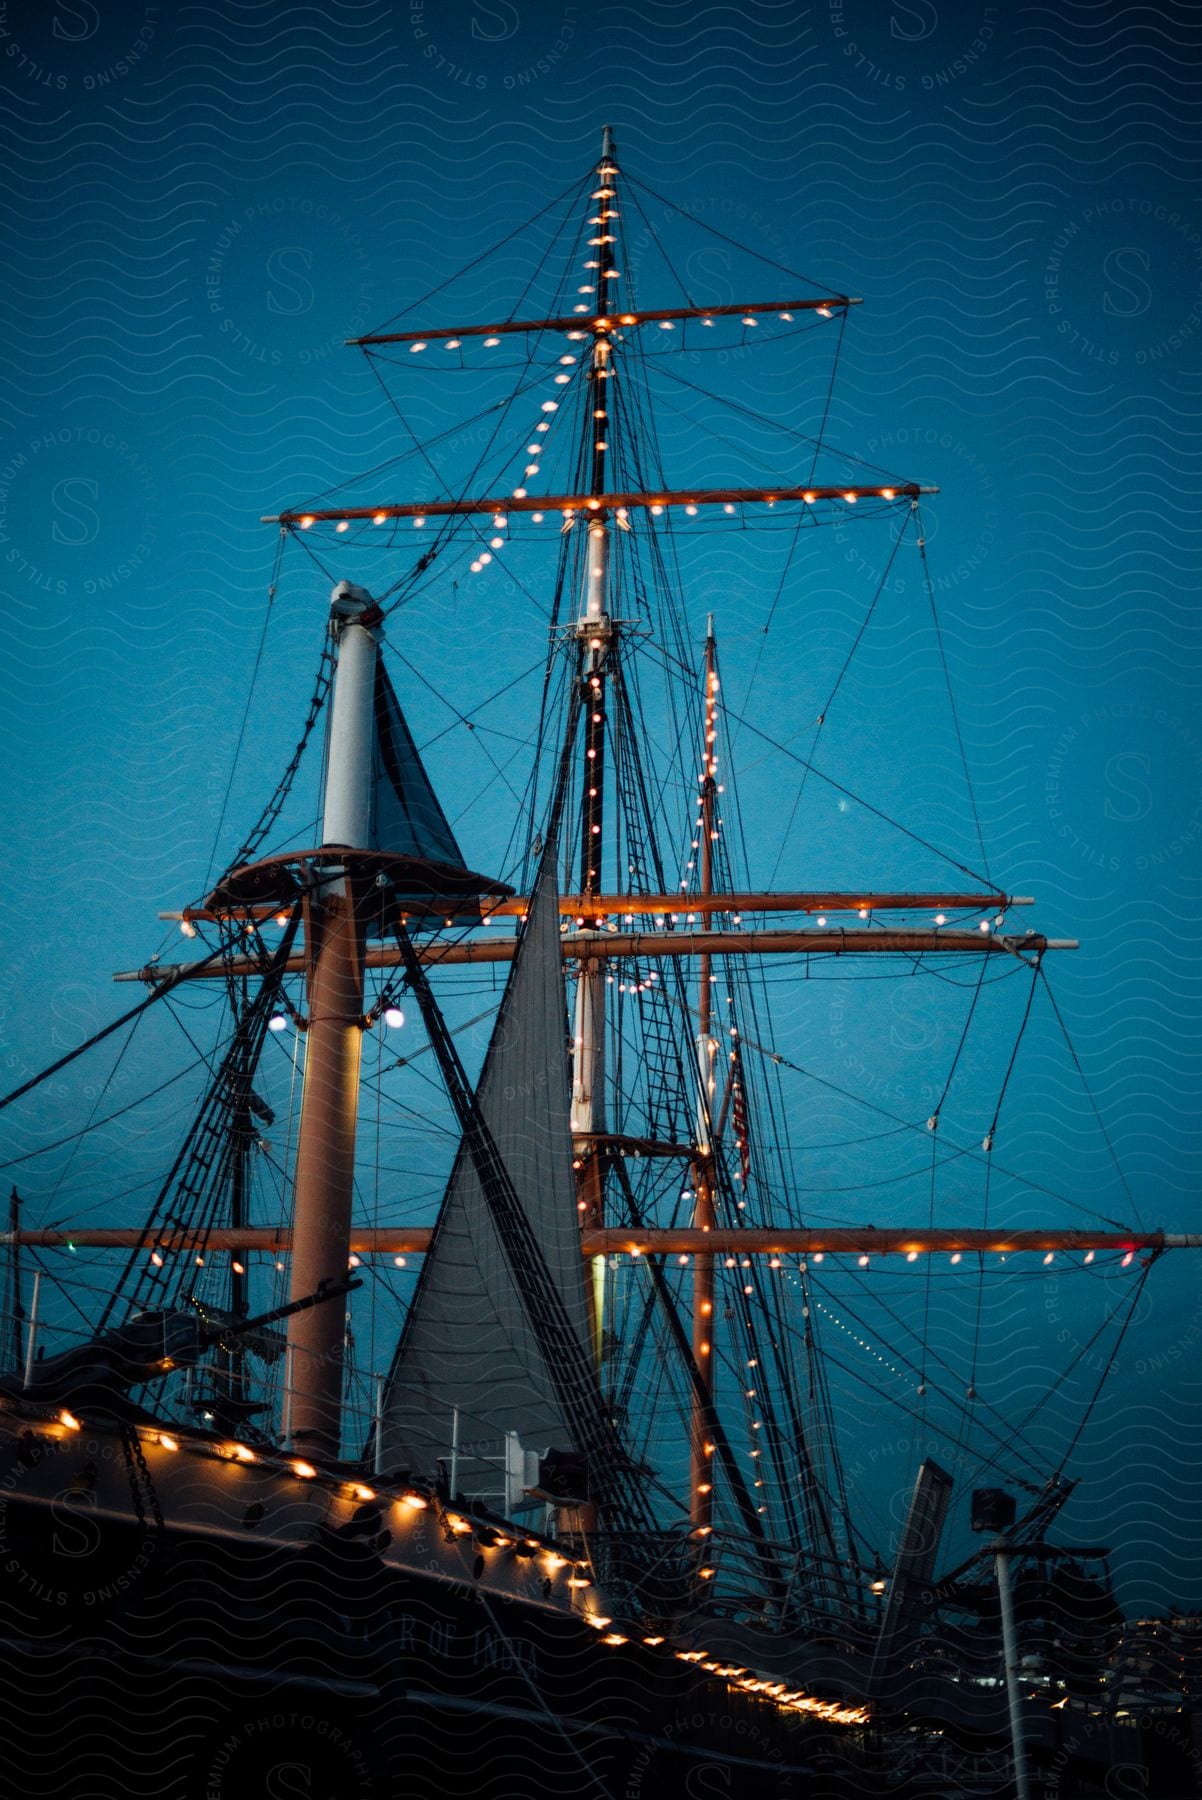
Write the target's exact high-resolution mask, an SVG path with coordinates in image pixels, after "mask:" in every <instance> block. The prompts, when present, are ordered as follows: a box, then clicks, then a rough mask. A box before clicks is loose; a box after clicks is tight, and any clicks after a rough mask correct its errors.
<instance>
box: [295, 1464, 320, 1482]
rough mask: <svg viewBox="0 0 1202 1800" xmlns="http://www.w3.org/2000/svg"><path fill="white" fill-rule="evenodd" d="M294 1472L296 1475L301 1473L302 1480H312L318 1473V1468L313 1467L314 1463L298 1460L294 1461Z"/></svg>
mask: <svg viewBox="0 0 1202 1800" xmlns="http://www.w3.org/2000/svg"><path fill="white" fill-rule="evenodd" d="M292 1473H293V1474H294V1475H299V1476H300V1478H301V1480H302V1481H312V1480H313V1477H314V1476H315V1475H316V1474H317V1470H316V1469H315V1468H314V1467H313V1464H312V1463H309V1462H304V1461H298V1462H294V1463H293V1465H292Z"/></svg>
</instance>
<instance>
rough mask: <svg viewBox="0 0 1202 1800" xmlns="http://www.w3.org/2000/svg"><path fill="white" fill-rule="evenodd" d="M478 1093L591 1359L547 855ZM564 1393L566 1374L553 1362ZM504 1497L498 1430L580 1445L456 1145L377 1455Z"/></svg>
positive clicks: (393, 1464)
mask: <svg viewBox="0 0 1202 1800" xmlns="http://www.w3.org/2000/svg"><path fill="white" fill-rule="evenodd" d="M476 1100H477V1104H478V1107H479V1110H480V1114H481V1116H482V1118H483V1121H484V1123H485V1125H486V1126H487V1128H488V1132H489V1134H490V1135H491V1138H492V1140H493V1143H494V1145H495V1147H496V1151H497V1154H498V1156H499V1158H500V1160H501V1161H502V1162H503V1164H504V1166H505V1169H506V1171H507V1173H508V1176H509V1180H510V1182H511V1183H512V1187H513V1189H514V1190H515V1192H516V1195H517V1197H518V1200H519V1201H520V1204H521V1206H522V1209H523V1211H524V1213H525V1215H526V1219H527V1221H528V1223H529V1225H530V1229H531V1232H532V1235H533V1236H534V1238H535V1240H536V1241H537V1243H538V1245H539V1247H540V1249H541V1251H542V1255H543V1258H544V1261H545V1264H546V1270H547V1274H548V1275H549V1276H550V1278H551V1280H552V1281H553V1283H554V1285H555V1288H556V1289H557V1291H558V1295H559V1298H560V1299H561V1301H562V1304H563V1307H564V1310H565V1312H566V1314H567V1318H568V1321H569V1323H570V1326H571V1329H572V1330H573V1332H574V1333H575V1334H576V1337H577V1339H578V1342H579V1346H580V1349H581V1355H580V1357H579V1358H574V1359H573V1360H574V1361H576V1362H577V1364H578V1365H579V1364H580V1363H581V1362H583V1361H585V1360H586V1353H585V1352H584V1349H583V1346H584V1345H585V1344H586V1343H587V1341H588V1337H587V1309H586V1300H585V1283H584V1264H583V1259H582V1257H581V1254H580V1230H579V1223H578V1217H577V1211H576V1198H575V1189H574V1184H573V1177H572V1143H571V1136H570V1132H569V1118H568V1071H567V1008H566V1001H565V995H564V982H563V963H562V958H561V954H560V937H559V896H558V891H557V885H556V880H555V869H554V852H553V850H552V851H549V852H547V853H545V854H544V857H543V862H542V868H541V871H540V874H539V877H538V880H537V882H536V884H535V889H534V893H533V896H532V898H531V903H530V911H529V916H528V919H527V922H526V926H525V929H524V930H523V933H522V937H521V941H520V943H519V945H518V949H517V952H516V954H515V956H514V960H513V965H512V968H511V970H510V976H509V981H508V984H507V986H506V989H505V994H504V997H503V999H502V1002H501V1007H500V1011H499V1012H498V1015H497V1021H496V1025H495V1027H494V1030H493V1035H492V1041H491V1043H490V1045H489V1050H488V1054H487V1057H486V1059H485V1064H484V1070H483V1073H482V1074H481V1077H480V1081H479V1084H478V1087H477V1090H476ZM559 1388H560V1391H562V1372H560V1384H559ZM456 1411H457V1413H458V1443H457V1446H456V1448H455V1460H456V1469H457V1476H458V1484H457V1485H458V1488H459V1491H461V1492H463V1493H464V1494H479V1495H488V1496H489V1497H490V1498H491V1499H493V1500H497V1499H500V1497H501V1496H502V1493H503V1488H504V1478H503V1472H502V1467H501V1461H502V1458H503V1456H504V1446H505V1433H506V1432H511V1431H512V1432H516V1433H517V1434H518V1437H519V1439H520V1440H521V1442H522V1444H523V1446H524V1447H525V1448H527V1449H531V1450H537V1451H539V1452H541V1451H545V1450H546V1449H548V1448H549V1447H552V1446H553V1447H555V1448H556V1449H558V1450H574V1449H576V1448H578V1446H577V1445H576V1444H575V1443H574V1442H573V1435H574V1434H573V1431H572V1428H571V1426H570V1424H569V1422H568V1420H567V1418H566V1417H565V1414H564V1408H563V1406H562V1404H561V1401H560V1399H559V1398H557V1384H556V1382H555V1380H554V1379H553V1378H552V1373H551V1371H550V1370H549V1369H548V1367H547V1364H546V1361H545V1359H544V1357H543V1353H542V1350H541V1348H540V1345H539V1342H538V1337H537V1335H536V1332H535V1329H534V1327H533V1326H532V1324H531V1321H530V1318H529V1314H528V1311H527V1308H526V1307H525V1305H524V1304H523V1300H522V1296H521V1294H520V1292H519V1288H518V1284H517V1282H516V1281H515V1279H514V1275H513V1271H512V1269H511V1267H510V1263H509V1261H508V1260H507V1258H506V1254H505V1250H504V1248H503V1245H502V1242H501V1238H500V1235H499V1232H498V1227H497V1225H496V1223H495V1221H494V1219H493V1216H492V1213H491V1211H490V1209H489V1206H488V1203H487V1199H486V1196H485V1192H484V1188H483V1185H482V1182H481V1179H480V1174H479V1171H478V1169H477V1166H476V1162H475V1160H474V1159H473V1157H472V1156H471V1154H470V1153H469V1152H468V1150H467V1148H466V1146H463V1145H461V1146H460V1150H459V1154H458V1156H457V1158H456V1161H455V1166H454V1169H453V1170H452V1173H451V1179H450V1182H449V1185H448V1187H447V1191H446V1196H445V1198H444V1201H443V1206H442V1211H441V1213H440V1215H439V1219H438V1224H437V1227H436V1230H435V1235H434V1239H433V1242H432V1244H431V1247H430V1251H429V1254H428V1255H427V1257H426V1261H425V1264H424V1266H423V1269H422V1273H421V1276H420V1278H419V1281H418V1286H417V1291H416V1293H415V1295H414V1299H413V1304H412V1306H411V1307H410V1310H409V1314H408V1317H407V1319H406V1323H405V1328H404V1331H403V1333H402V1336H401V1341H400V1344H399V1346H398V1348H397V1353H396V1357H395V1359H394V1362H393V1367H392V1371H391V1374H390V1376H389V1380H388V1386H387V1392H386V1395H385V1403H384V1414H383V1423H382V1432H381V1441H382V1448H383V1457H384V1464H385V1466H386V1467H388V1468H401V1467H405V1468H409V1469H411V1470H413V1471H415V1472H421V1473H426V1474H434V1473H436V1472H437V1464H438V1463H439V1461H440V1460H441V1461H442V1462H443V1464H444V1466H449V1464H450V1461H451V1458H452V1438H453V1430H454V1427H453V1420H454V1418H455V1414H456Z"/></svg>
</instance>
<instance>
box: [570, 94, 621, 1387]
mask: <svg viewBox="0 0 1202 1800" xmlns="http://www.w3.org/2000/svg"><path fill="white" fill-rule="evenodd" d="M613 156H614V143H613V134H612V132H611V130H610V127H609V126H608V125H606V126H604V127H603V128H602V133H601V159H600V161H599V162H598V164H597V181H598V185H597V191H596V192H595V193H594V195H593V196H592V198H593V199H594V200H595V201H596V204H597V213H596V221H595V222H596V224H597V226H598V230H597V232H596V239H597V240H604V239H606V238H607V237H610V236H612V235H613V234H611V233H609V232H608V231H607V229H606V227H607V226H608V225H610V224H611V223H612V220H611V217H610V215H611V213H613V214H614V215H615V216H616V208H615V207H614V205H613V201H614V199H615V196H616V190H615V187H614V182H615V179H616V176H617V166H616V164H615V163H614V160H613ZM597 252H598V253H597V256H596V259H595V260H596V263H597V265H598V267H597V275H598V281H597V290H598V293H599V295H600V297H601V301H602V306H603V308H604V304H605V301H606V299H607V296H608V293H609V284H610V282H611V281H613V280H616V279H617V275H616V271H614V270H613V264H612V258H611V257H610V255H609V254H608V253H607V251H606V247H605V243H604V242H603V241H600V242H598V243H597ZM611 271H612V272H611ZM602 323H603V321H598V322H597V328H596V329H595V330H594V333H593V340H592V345H591V353H590V361H589V371H588V393H587V396H586V404H585V420H584V430H585V441H584V442H585V457H584V462H585V465H586V466H587V468H588V470H589V493H590V495H593V496H596V495H599V494H603V493H604V492H605V473H606V457H607V452H608V449H609V419H610V414H611V411H612V406H611V402H610V399H609V388H610V384H611V381H612V378H613V367H612V351H613V341H612V334H611V332H610V331H609V330H607V329H601V328H600V327H601V324H602ZM590 506H593V508H594V509H593V511H592V512H591V514H590V517H589V522H588V536H587V539H586V543H585V555H584V592H583V603H582V608H581V614H580V618H579V620H578V622H577V626H576V637H577V641H578V643H579V645H580V671H581V672H580V699H581V712H582V716H583V721H584V733H583V736H584V758H583V766H582V769H581V807H580V820H581V825H580V898H581V910H582V915H583V923H582V925H581V927H580V929H581V930H582V931H584V932H586V933H589V934H592V935H595V934H596V933H598V932H600V931H601V930H602V928H603V926H604V923H605V921H604V919H603V917H601V915H600V914H599V913H597V912H595V911H594V910H593V908H594V905H595V902H596V899H597V897H598V896H599V894H600V892H601V882H602V868H603V862H602V859H603V855H604V848H605V834H604V829H603V828H604V823H605V702H606V684H607V678H608V675H609V672H610V658H611V655H612V651H613V646H614V643H615V642H616V637H617V632H616V627H615V626H614V623H613V620H612V619H611V618H610V616H609V608H608V601H609V550H610V542H609V534H610V518H609V512H608V510H607V509H605V508H597V507H595V505H594V502H592V501H590ZM571 942H572V948H576V947H577V944H578V940H577V939H573V940H572V941H571ZM605 987H606V982H605V974H604V971H603V970H602V969H601V967H600V965H599V963H598V962H597V961H595V960H592V961H584V960H581V961H580V963H579V964H578V966H577V975H576V1005H575V1020H574V1026H573V1033H572V1036H573V1046H572V1048H573V1056H572V1110H571V1127H572V1144H573V1149H574V1151H575V1161H576V1165H577V1177H578V1179H577V1197H578V1202H579V1208H580V1222H581V1225H582V1226H584V1227H587V1228H590V1229H594V1230H595V1229H597V1228H599V1227H600V1226H602V1225H603V1224H604V1223H605V1193H604V1186H605V1177H604V1168H603V1162H602V1152H601V1138H602V1136H603V1134H604V1131H605V1013H606V1007H605ZM605 1266H606V1265H605V1260H604V1258H603V1257H596V1258H594V1259H593V1262H592V1266H591V1270H590V1274H591V1280H590V1282H589V1290H588V1292H589V1324H590V1329H591V1332H592V1340H593V1358H594V1364H595V1367H596V1369H597V1372H598V1377H599V1378H600V1374H601V1364H602V1357H603V1350H604V1317H605Z"/></svg>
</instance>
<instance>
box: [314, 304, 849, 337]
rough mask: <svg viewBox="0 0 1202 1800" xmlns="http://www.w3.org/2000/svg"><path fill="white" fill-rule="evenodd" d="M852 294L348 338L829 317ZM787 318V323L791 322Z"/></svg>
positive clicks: (507, 333)
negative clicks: (755, 316) (787, 315)
mask: <svg viewBox="0 0 1202 1800" xmlns="http://www.w3.org/2000/svg"><path fill="white" fill-rule="evenodd" d="M859 305H860V301H859V300H856V299H853V298H852V297H851V296H850V295H848V294H832V295H831V296H830V297H829V298H828V299H826V300H753V301H752V302H751V303H750V304H749V305H747V306H661V307H653V308H651V309H650V310H648V309H647V308H645V307H636V308H635V309H634V311H632V312H624V313H584V314H580V313H577V314H575V315H573V314H571V313H567V314H563V315H561V316H560V317H559V318H556V319H503V320H502V321H501V322H500V323H499V324H497V325H439V326H436V327H435V328H434V329H433V330H430V331H377V332H372V333H370V334H369V335H368V336H367V337H357V338H346V339H345V340H344V341H345V342H346V343H348V344H353V345H360V346H362V345H367V344H421V343H425V342H430V343H441V342H443V341H445V340H446V339H454V338H465V337H508V336H511V335H512V334H514V333H515V332H522V331H612V330H613V328H614V326H615V325H652V324H657V323H659V322H660V321H661V320H668V321H670V320H673V319H723V318H737V317H741V316H742V315H743V314H744V313H747V314H751V313H784V312H817V313H822V314H823V315H825V316H829V315H830V314H831V313H833V312H834V311H835V309H836V308H837V307H843V306H859ZM791 322H792V321H791V320H787V321H786V323H791Z"/></svg>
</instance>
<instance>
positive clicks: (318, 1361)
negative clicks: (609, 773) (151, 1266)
mask: <svg viewBox="0 0 1202 1800" xmlns="http://www.w3.org/2000/svg"><path fill="white" fill-rule="evenodd" d="M378 620H379V610H378V608H377V607H376V606H375V605H374V602H373V601H372V599H371V596H370V595H369V594H367V593H366V592H365V591H364V590H363V589H362V588H356V587H352V586H351V585H350V583H349V582H340V583H339V585H338V587H336V588H335V590H334V596H333V604H332V610H331V616H330V630H331V633H332V635H333V636H334V637H335V638H336V640H337V644H338V663H337V668H336V670H335V674H334V688H333V696H332V702H331V715H330V754H329V767H328V771H327V778H326V802H325V813H324V818H323V827H322V841H323V844H325V845H328V846H331V847H332V848H333V849H335V850H337V849H343V850H358V849H363V848H365V847H366V846H367V845H368V843H369V842H370V833H371V792H372V746H373V730H374V695H375V677H376V657H377V650H378V645H377V639H376V635H375V631H374V629H373V627H374V626H375V625H376V624H377V623H378ZM327 868H328V875H327V878H326V879H320V878H318V879H316V880H315V881H314V884H313V885H312V886H311V887H310V888H309V890H308V892H307V894H306V897H305V976H306V982H307V989H308V1009H309V1021H308V1030H307V1032H306V1034H305V1077H304V1089H303V1093H302V1098H301V1117H300V1130H299V1135H298V1139H297V1152H296V1174H295V1183H294V1207H293V1210H294V1219H295V1224H294V1227H293V1238H292V1272H291V1288H290V1299H291V1300H294V1301H295V1300H300V1299H304V1298H305V1297H306V1296H307V1295H310V1294H315V1293H318V1292H319V1291H320V1290H321V1289H322V1288H323V1287H324V1286H333V1285H334V1284H335V1283H337V1282H340V1281H343V1280H345V1278H346V1267H347V1258H348V1256H349V1254H350V1236H351V1200H352V1195H353V1192H354V1177H355V1126H356V1119H357V1114H358V1105H359V1061H360V1054H361V1048H362V1039H363V967H364V957H363V950H364V928H363V922H362V919H361V917H360V910H361V909H360V907H359V905H358V903H357V896H356V884H355V881H354V879H353V878H352V876H351V874H350V873H349V871H347V870H345V869H343V868H341V867H340V866H339V865H338V860H337V856H336V854H334V855H332V856H331V858H330V861H329V864H328V865H327ZM315 874H316V871H315ZM345 1338H346V1309H345V1303H344V1302H337V1301H333V1302H330V1303H328V1304H326V1305H324V1306H311V1307H308V1308H306V1309H305V1310H304V1311H302V1312H296V1313H293V1314H292V1316H291V1317H290V1318H289V1320H288V1356H287V1363H286V1369H287V1374H286V1376H285V1380H286V1384H287V1393H286V1412H285V1417H286V1420H287V1436H288V1438H289V1440H290V1441H291V1443H292V1444H293V1446H294V1447H295V1448H297V1449H300V1450H305V1451H309V1452H312V1453H314V1454H315V1455H318V1456H325V1457H335V1458H336V1457H337V1456H338V1453H339V1450H340V1448H341V1437H342V1429H341V1420H342V1383H343V1356H344V1346H345Z"/></svg>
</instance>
